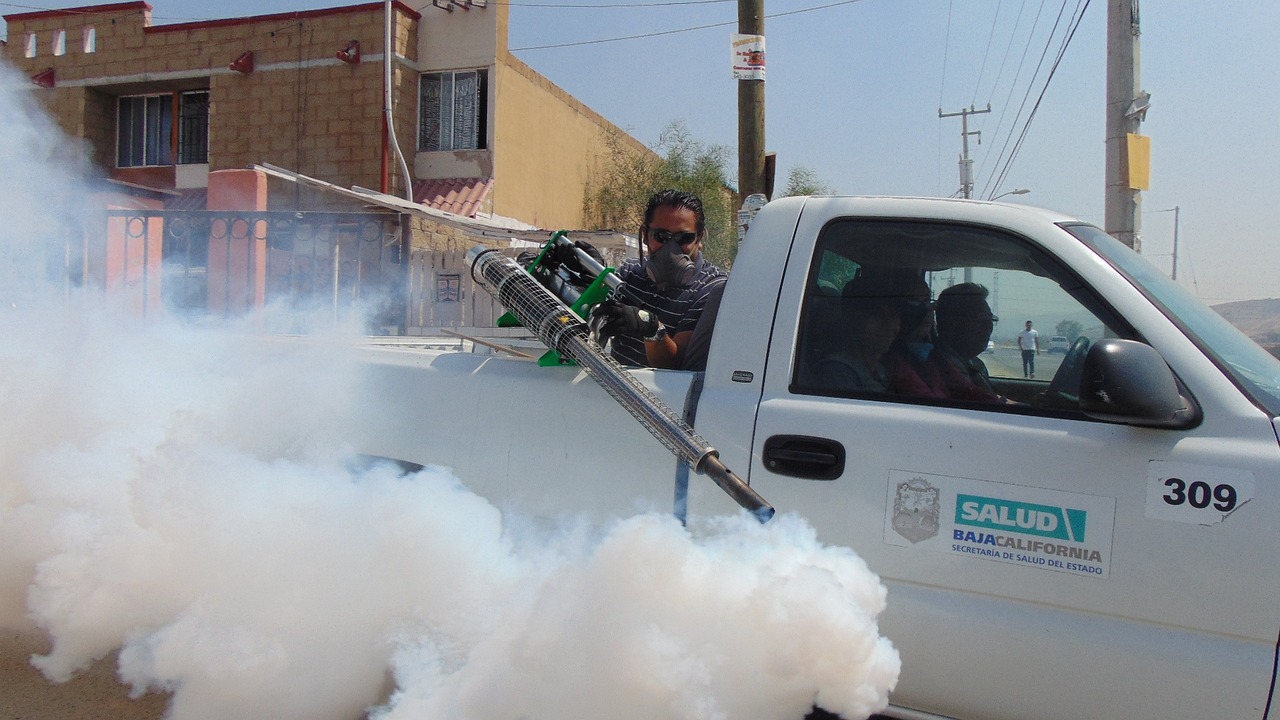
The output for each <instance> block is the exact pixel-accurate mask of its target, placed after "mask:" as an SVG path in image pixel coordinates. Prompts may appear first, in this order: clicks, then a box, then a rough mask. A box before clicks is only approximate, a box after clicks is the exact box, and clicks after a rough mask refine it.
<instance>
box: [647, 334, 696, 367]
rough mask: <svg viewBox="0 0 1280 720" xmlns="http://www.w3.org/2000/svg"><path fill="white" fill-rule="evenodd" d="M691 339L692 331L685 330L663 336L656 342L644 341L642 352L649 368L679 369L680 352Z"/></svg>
mask: <svg viewBox="0 0 1280 720" xmlns="http://www.w3.org/2000/svg"><path fill="white" fill-rule="evenodd" d="M691 337H693V331H692V330H686V331H684V332H681V333H676V334H675V335H668V334H663V336H662V337H661V338H659V339H657V340H648V339H646V340H645V341H644V352H645V355H646V356H647V357H648V358H649V366H650V367H655V368H665V369H667V370H676V369H679V362H678V360H679V359H680V351H681V350H682V349H684V346H685V345H687V344H688V343H689V338H691Z"/></svg>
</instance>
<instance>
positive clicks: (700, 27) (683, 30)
mask: <svg viewBox="0 0 1280 720" xmlns="http://www.w3.org/2000/svg"><path fill="white" fill-rule="evenodd" d="M735 1H736V0H735ZM857 2H862V0H840V2H833V3H828V4H826V5H816V6H814V7H810V8H801V9H799V10H789V11H787V12H780V13H774V14H772V15H766V16H765V19H768V20H772V19H775V18H781V17H787V16H788V15H800V14H802V13H810V12H815V11H818V10H827V9H829V8H833V7H839V6H841V5H852V4H853V3H857ZM737 24H738V21H737V20H731V21H729V22H718V23H711V24H708V25H697V26H694V27H687V28H679V29H676V30H661V31H659V32H651V33H643V34H641V35H625V36H622V37H613V38H601V39H599V40H578V41H576V42H567V43H555V44H552V45H530V46H528V47H518V48H511V52H522V51H524V50H549V49H552V48H566V47H577V46H580V45H599V44H601V43H611V42H621V41H623V40H640V39H643V38H651V37H661V36H663V35H677V34H679V33H687V32H693V31H695V30H707V29H709V28H717V27H729V26H735V27H736V26H737Z"/></svg>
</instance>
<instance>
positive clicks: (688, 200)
mask: <svg viewBox="0 0 1280 720" xmlns="http://www.w3.org/2000/svg"><path fill="white" fill-rule="evenodd" d="M660 207H674V208H684V209H686V210H692V211H693V214H694V215H696V216H697V218H698V235H702V234H703V233H704V232H705V231H706V229H707V216H706V213H704V212H703V211H702V199H701V198H699V197H698V196H697V195H694V194H693V193H690V192H685V191H683V190H662V191H659V192H656V193H654V194H653V197H651V198H649V206H648V207H646V208H645V209H644V228H648V227H649V223H650V222H652V221H653V213H654V212H655V211H656V210H657V209H658V208H660ZM644 228H642V230H643V229H644Z"/></svg>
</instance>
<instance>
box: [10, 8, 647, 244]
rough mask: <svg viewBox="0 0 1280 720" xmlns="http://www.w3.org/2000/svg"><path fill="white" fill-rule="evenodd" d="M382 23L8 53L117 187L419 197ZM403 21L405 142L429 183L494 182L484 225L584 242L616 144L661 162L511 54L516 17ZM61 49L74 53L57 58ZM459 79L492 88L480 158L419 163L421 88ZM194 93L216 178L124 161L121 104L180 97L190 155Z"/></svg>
mask: <svg viewBox="0 0 1280 720" xmlns="http://www.w3.org/2000/svg"><path fill="white" fill-rule="evenodd" d="M383 8H384V6H383V4H382V3H380V2H376V3H365V4H359V5H351V6H346V7H338V8H330V9H325V10H313V11H305V12H291V13H277V14H271V15H260V16H254V17H247V18H235V19H230V20H213V21H200V22H186V23H178V24H171V25H153V24H152V20H151V12H152V7H151V5H149V4H148V3H146V2H124V3H115V4H110V5H96V6H89V7H78V8H68V9H63V10H47V11H36V12H24V13H16V14H11V15H6V16H5V20H6V21H7V23H8V31H9V42H8V43H7V44H6V45H5V46H4V48H3V52H4V53H5V55H6V56H7V58H8V60H9V61H10V62H11V63H12V64H13V65H14V66H15V67H17V68H18V70H19V71H21V72H24V73H26V74H27V76H28V77H31V78H32V79H33V82H36V84H38V85H40V86H41V87H40V88H38V89H36V90H35V92H36V93H38V96H39V97H40V98H41V99H42V100H43V101H44V103H45V105H46V107H48V108H49V110H50V111H51V113H52V114H53V116H54V117H55V118H56V119H57V121H58V123H59V124H60V125H61V127H62V129H63V130H64V131H65V132H66V133H68V134H69V135H72V136H74V137H79V138H83V139H85V140H86V141H87V146H88V148H89V150H90V154H91V160H92V162H93V163H94V164H95V165H96V166H97V167H99V168H101V169H102V170H103V171H104V172H105V173H106V174H107V175H108V176H110V177H112V178H115V179H118V180H122V181H126V182H130V183H135V184H139V185H145V186H149V187H155V188H162V189H175V188H176V189H180V190H183V189H197V190H198V189H199V188H202V187H205V186H206V185H207V182H208V173H209V172H212V171H218V170H228V169H238V168H245V167H247V166H250V165H253V164H262V163H269V164H272V165H278V166H280V167H284V168H287V169H289V170H294V171H296V172H299V173H301V174H303V175H308V176H311V177H315V178H319V179H321V180H324V181H326V182H329V183H332V184H334V185H338V186H340V187H351V186H361V187H365V188H371V189H375V190H383V191H385V192H387V193H389V194H391V195H395V196H397V197H403V196H404V195H405V187H404V186H405V178H404V174H403V173H402V172H401V170H400V164H399V162H398V161H397V160H396V158H395V156H394V153H391V152H387V151H386V147H387V145H385V144H384V140H383V137H384V132H383V111H382V105H383V76H384V63H383V27H384V23H385V20H384V15H383ZM393 8H394V12H395V26H394V28H395V32H394V43H393V45H394V50H393V58H394V61H393V63H392V69H393V77H392V84H393V93H392V94H393V103H394V108H395V110H394V123H395V125H394V130H395V136H396V138H397V140H398V141H399V146H400V147H401V149H402V151H403V153H404V155H405V160H406V164H407V165H408V168H409V171H410V175H411V176H412V178H413V180H415V181H417V180H443V179H450V178H460V179H472V180H476V181H485V182H488V181H489V180H491V181H492V185H491V187H492V190H491V191H490V192H489V194H488V196H487V198H486V199H485V203H484V205H483V206H482V210H483V211H484V212H488V213H493V214H496V215H499V216H504V217H507V218H514V219H516V220H519V221H521V222H524V223H528V224H531V225H535V226H538V227H545V228H550V229H559V228H580V227H583V226H584V215H583V207H584V199H585V193H586V190H587V187H588V177H589V175H590V174H591V173H592V172H593V171H594V170H595V168H597V167H598V165H599V159H600V158H603V157H607V156H608V153H607V143H606V142H605V138H606V137H608V136H614V137H621V138H623V142H624V143H626V144H629V145H631V146H632V147H633V148H635V149H636V150H637V151H640V152H648V150H647V149H646V148H644V146H643V145H642V144H641V143H639V142H638V141H635V140H634V139H633V138H631V137H630V136H629V135H627V134H626V133H625V132H624V131H622V130H621V129H620V128H618V127H617V126H615V125H614V124H612V123H611V122H609V121H608V120H606V119H605V118H603V117H601V116H600V115H599V114H598V113H596V112H594V111H592V110H591V109H590V108H588V107H586V106H585V105H583V104H582V103H581V102H579V101H578V100H577V99H575V98H573V97H572V96H570V95H569V94H568V93H566V92H564V91H563V90H562V89H560V88H559V87H557V86H556V85H555V84H554V83H552V82H551V81H550V80H548V79H547V78H545V77H543V76H541V75H539V74H538V73H537V72H535V71H534V70H533V69H532V68H530V67H529V66H528V65H526V64H525V63H523V62H521V61H520V60H519V59H517V58H515V57H514V56H512V55H511V54H510V53H509V52H508V50H507V39H506V33H507V28H508V21H507V18H508V8H507V6H506V4H505V3H488V4H483V3H481V4H476V3H469V2H452V3H444V4H437V3H433V2H430V1H427V0H396V1H395V2H394V3H393ZM448 8H453V9H454V11H453V12H450V11H448V10H447V9H448ZM90 37H92V43H91V44H92V47H89V45H90V43H89V41H88V38H90ZM30 38H34V39H35V45H34V49H35V53H34V55H33V56H30V57H29V56H28V54H29V53H28V49H29V47H30V45H29V42H28V41H29V39H30ZM59 38H62V41H61V42H63V43H64V45H65V52H62V53H56V52H55V47H56V45H57V43H58V42H60V41H59ZM352 41H356V42H358V43H359V50H360V61H359V62H346V61H344V59H342V58H341V57H339V54H340V53H341V52H342V51H344V50H345V49H347V48H348V47H349V46H350V44H351V43H352ZM351 59H353V58H351ZM452 71H458V72H469V71H478V72H480V73H481V74H482V75H483V77H484V78H485V80H484V83H485V85H486V91H485V95H484V96H483V99H482V100H481V103H482V105H483V107H482V108H481V111H482V112H483V116H482V118H483V120H482V122H483V127H484V133H483V136H482V137H481V139H480V145H479V147H476V148H474V149H465V150H435V151H428V150H419V149H418V148H417V142H418V123H419V98H418V93H419V82H420V79H421V77H422V76H423V75H424V74H426V73H434V72H452ZM192 91H195V92H201V93H203V92H207V93H208V109H207V116H208V128H207V130H208V137H207V149H208V158H207V160H208V162H207V163H200V162H197V161H193V160H190V158H187V159H185V160H180V159H171V160H169V161H168V162H165V161H164V159H163V158H161V159H159V160H156V161H154V162H153V161H152V159H151V157H150V156H148V157H146V158H144V159H141V160H139V159H138V158H132V159H131V160H129V161H127V162H120V161H118V159H117V139H118V136H119V135H121V134H124V133H121V132H120V131H119V130H118V128H117V125H119V124H120V122H121V121H120V120H118V116H117V113H118V112H119V110H118V106H119V103H120V102H121V98H131V99H130V100H129V102H131V103H134V105H135V107H136V106H138V105H139V104H141V103H144V102H145V103H150V102H151V101H149V100H147V101H142V100H140V99H139V96H154V95H157V94H169V96H170V97H169V98H166V99H165V100H164V102H170V103H171V104H172V106H173V109H172V110H171V111H170V112H171V113H172V117H173V123H172V124H173V126H174V128H175V129H174V130H173V131H172V133H171V137H170V143H171V144H172V145H173V146H174V147H177V144H178V142H179V137H180V134H179V131H178V130H177V129H176V128H177V127H178V126H179V111H178V110H177V108H178V106H179V105H180V104H181V103H182V102H185V100H183V99H182V96H181V95H179V94H180V93H184V92H192ZM148 107H149V105H148ZM136 122H142V121H136ZM146 123H147V124H146V128H147V129H146V132H145V133H139V132H138V131H137V130H136V129H135V131H134V133H133V134H132V135H129V134H126V135H125V136H126V137H134V135H145V136H146V140H147V141H148V142H149V141H151V140H152V137H151V135H150V133H152V132H153V130H152V128H153V127H156V126H158V125H159V123H158V122H156V123H152V122H151V120H150V119H149V116H148V120H147V121H146ZM158 132H160V133H163V132H164V131H163V130H161V131H158ZM139 142H141V141H139ZM167 146H168V145H166V147H167ZM148 147H150V146H148ZM201 147H203V145H202V146H201ZM135 152H136V146H135ZM119 165H125V166H126V167H119ZM551 178H554V179H555V180H554V182H549V179H551ZM270 198H271V199H270V205H271V209H278V210H294V209H297V210H313V209H324V210H350V209H355V208H354V207H353V205H354V203H353V202H351V201H348V200H343V199H339V198H335V197H333V196H331V195H323V194H321V193H319V192H318V191H315V190H311V189H308V188H305V187H301V186H295V185H292V184H288V183H285V182H282V181H278V180H274V179H273V180H272V181H271V195H270Z"/></svg>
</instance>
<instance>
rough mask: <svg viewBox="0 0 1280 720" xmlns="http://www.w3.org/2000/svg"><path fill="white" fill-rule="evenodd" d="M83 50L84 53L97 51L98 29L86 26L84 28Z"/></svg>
mask: <svg viewBox="0 0 1280 720" xmlns="http://www.w3.org/2000/svg"><path fill="white" fill-rule="evenodd" d="M84 51H85V52H86V53H95V52H98V29H97V28H92V27H87V28H85V29H84Z"/></svg>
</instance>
